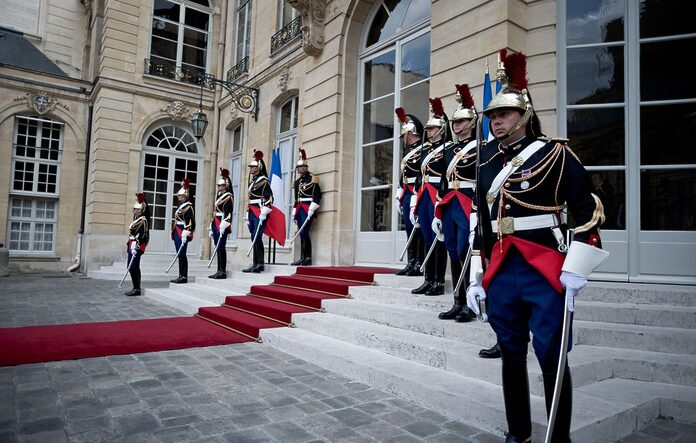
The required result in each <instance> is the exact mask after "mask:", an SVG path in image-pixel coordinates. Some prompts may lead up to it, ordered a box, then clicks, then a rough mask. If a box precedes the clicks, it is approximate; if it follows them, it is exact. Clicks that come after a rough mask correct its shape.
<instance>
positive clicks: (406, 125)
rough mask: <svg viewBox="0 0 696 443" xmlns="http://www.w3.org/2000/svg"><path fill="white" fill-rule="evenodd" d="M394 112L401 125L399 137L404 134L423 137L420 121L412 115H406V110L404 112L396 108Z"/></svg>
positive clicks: (402, 109)
mask: <svg viewBox="0 0 696 443" xmlns="http://www.w3.org/2000/svg"><path fill="white" fill-rule="evenodd" d="M394 112H395V113H396V116H397V117H398V118H399V122H400V123H401V130H400V134H399V135H401V136H403V135H404V134H406V133H409V132H410V133H412V134H414V135H418V136H422V135H423V123H421V121H420V120H418V117H416V116H415V115H413V114H406V110H404V108H396V109H395V110H394Z"/></svg>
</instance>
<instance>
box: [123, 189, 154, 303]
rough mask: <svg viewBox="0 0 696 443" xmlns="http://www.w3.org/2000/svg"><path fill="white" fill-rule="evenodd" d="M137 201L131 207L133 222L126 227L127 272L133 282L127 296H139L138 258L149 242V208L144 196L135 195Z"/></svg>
mask: <svg viewBox="0 0 696 443" xmlns="http://www.w3.org/2000/svg"><path fill="white" fill-rule="evenodd" d="M135 196H136V198H137V199H138V201H136V202H135V204H134V205H133V221H132V222H131V224H130V226H129V227H128V243H127V244H128V272H129V273H130V276H131V280H132V281H133V289H131V290H130V291H128V292H126V295H128V296H131V297H132V296H136V295H141V293H142V291H141V289H140V277H141V273H140V257H141V256H142V255H143V254H144V253H145V248H146V247H147V242H148V241H149V240H150V225H149V222H148V219H149V218H150V207H149V206H148V205H147V202H146V201H145V194H143V193H138V194H135Z"/></svg>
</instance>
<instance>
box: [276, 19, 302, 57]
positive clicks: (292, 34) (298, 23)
mask: <svg viewBox="0 0 696 443" xmlns="http://www.w3.org/2000/svg"><path fill="white" fill-rule="evenodd" d="M301 35H302V16H301V15H300V16H298V17H297V18H296V19H295V20H293V21H291V22H290V23H288V24H287V25H286V26H284V27H283V29H281V30H280V31H278V32H276V33H275V34H273V37H271V54H274V53H275V52H277V51H278V50H280V49H281V48H283V47H284V46H286V45H287V44H288V43H290V42H292V41H294V40H295V39H296V38H297V37H299V36H301Z"/></svg>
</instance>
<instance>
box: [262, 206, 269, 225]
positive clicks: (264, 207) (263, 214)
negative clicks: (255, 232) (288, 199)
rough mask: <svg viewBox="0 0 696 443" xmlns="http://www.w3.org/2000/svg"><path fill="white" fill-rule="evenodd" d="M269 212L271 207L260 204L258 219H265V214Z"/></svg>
mask: <svg viewBox="0 0 696 443" xmlns="http://www.w3.org/2000/svg"><path fill="white" fill-rule="evenodd" d="M270 212H271V208H269V207H268V206H261V213H260V214H259V220H261V221H262V222H263V221H264V220H266V216H267V215H268V214H270Z"/></svg>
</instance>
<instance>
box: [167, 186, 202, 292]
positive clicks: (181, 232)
mask: <svg viewBox="0 0 696 443" xmlns="http://www.w3.org/2000/svg"><path fill="white" fill-rule="evenodd" d="M189 183H190V181H189V179H188V178H185V179H184V181H183V183H182V184H181V188H180V189H179V192H177V193H176V198H177V200H178V201H179V207H178V208H176V212H175V213H174V227H173V228H172V235H171V237H172V240H174V247H175V248H176V251H177V255H176V256H177V258H178V260H179V276H178V277H177V278H175V279H173V280H170V281H171V282H172V283H177V284H180V283H187V282H188V258H186V249H187V248H188V242H189V241H191V240H192V239H193V231H195V230H196V215H195V212H194V210H193V204H191V201H190V200H189Z"/></svg>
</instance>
